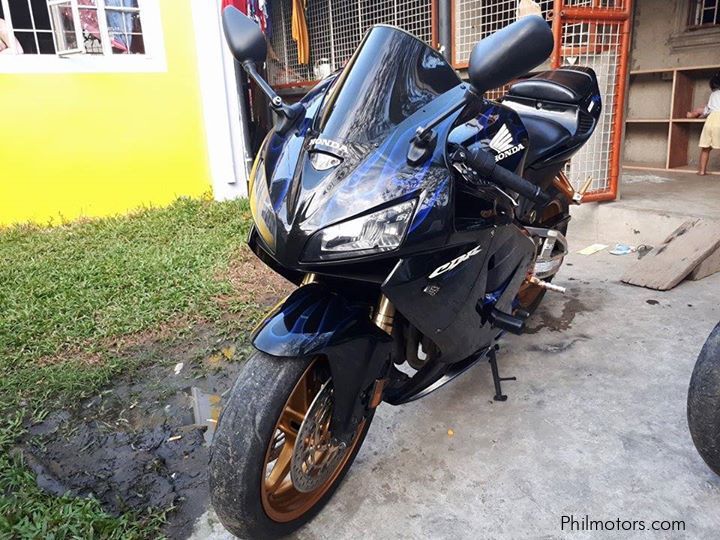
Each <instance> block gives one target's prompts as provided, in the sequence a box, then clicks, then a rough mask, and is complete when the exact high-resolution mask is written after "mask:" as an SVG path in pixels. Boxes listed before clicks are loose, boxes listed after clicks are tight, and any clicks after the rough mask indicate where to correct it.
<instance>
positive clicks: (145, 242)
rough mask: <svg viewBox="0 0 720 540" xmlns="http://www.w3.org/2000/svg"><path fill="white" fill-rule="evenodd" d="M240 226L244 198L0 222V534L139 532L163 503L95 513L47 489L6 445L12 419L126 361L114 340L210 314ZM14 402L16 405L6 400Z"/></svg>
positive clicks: (154, 526) (92, 387) (100, 378)
mask: <svg viewBox="0 0 720 540" xmlns="http://www.w3.org/2000/svg"><path fill="white" fill-rule="evenodd" d="M248 227H249V212H248V208H247V203H246V202H245V201H232V202H225V203H216V202H212V201H209V200H190V199H180V200H178V201H177V202H175V203H174V204H173V205H171V206H170V207H168V208H164V209H147V210H143V211H141V212H138V213H136V214H134V215H132V216H126V217H115V218H109V219H101V220H95V221H85V222H78V223H73V224H68V225H64V226H61V227H55V228H45V227H38V226H18V227H13V228H9V229H5V230H0V538H3V537H5V536H9V537H19V538H37V537H49V538H50V537H51V538H56V539H61V538H92V537H95V538H143V537H154V536H156V535H157V534H158V531H159V526H160V524H161V522H162V518H163V515H162V512H160V513H158V512H155V513H152V514H149V515H142V516H141V515H136V514H126V515H123V516H120V517H113V516H110V515H108V514H106V513H105V512H104V511H103V510H102V508H101V507H100V505H99V503H98V502H97V501H95V500H94V499H92V498H90V499H73V498H70V497H61V498H54V497H51V496H48V495H46V494H45V493H43V492H42V491H41V490H39V489H38V488H37V487H36V484H35V480H34V478H33V476H32V474H31V473H29V472H28V471H27V469H26V468H25V467H24V464H23V462H22V458H21V457H20V456H19V455H17V454H13V453H12V452H11V449H12V447H13V445H14V444H15V443H16V441H17V440H18V438H19V437H20V436H21V434H22V431H23V429H22V426H23V421H25V422H27V421H28V420H33V419H35V420H36V419H39V418H41V417H42V416H43V415H44V414H45V412H47V411H48V410H52V409H53V408H56V407H57V406H58V405H59V404H62V403H71V404H72V403H77V402H78V401H79V400H81V399H83V398H85V397H88V396H90V395H93V394H95V393H96V392H97V391H98V390H99V389H101V388H103V387H104V386H107V385H108V383H109V382H110V381H111V380H112V379H113V377H116V376H117V375H118V374H119V373H120V372H122V371H124V370H128V369H131V368H132V367H133V366H132V365H131V364H128V362H127V361H123V360H121V358H120V357H118V356H117V355H115V354H114V353H113V350H114V344H115V345H116V344H117V343H118V341H122V339H132V338H133V336H137V335H138V334H140V333H143V332H152V331H154V330H155V329H156V328H157V327H158V326H163V325H168V324H172V323H173V321H177V320H181V319H183V318H185V319H187V320H192V319H193V318H198V317H203V318H210V319H214V318H218V317H219V315H220V313H219V307H218V305H217V302H215V301H214V299H215V298H217V297H219V296H221V295H224V294H227V293H229V292H230V284H229V283H228V281H227V280H224V279H221V278H219V277H218V276H219V275H222V274H223V272H222V271H223V270H224V269H226V268H227V266H228V264H229V262H230V260H231V258H232V255H233V253H235V252H236V250H237V249H238V246H239V245H241V244H242V242H243V240H244V238H245V235H246V233H247V230H248ZM18 410H21V411H23V414H22V416H19V414H18V413H17V412H15V411H18Z"/></svg>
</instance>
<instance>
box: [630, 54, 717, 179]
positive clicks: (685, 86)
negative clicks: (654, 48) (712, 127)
mask: <svg viewBox="0 0 720 540" xmlns="http://www.w3.org/2000/svg"><path fill="white" fill-rule="evenodd" d="M718 70H720V66H717V65H714V66H693V67H676V68H659V69H641V70H635V71H631V72H630V75H631V80H630V92H631V95H632V92H633V85H636V90H635V91H641V90H642V89H644V90H645V92H647V93H649V94H645V96H646V97H648V96H652V95H653V92H654V93H655V95H656V96H657V95H658V92H660V94H659V95H661V96H662V97H663V98H664V99H669V100H670V104H669V109H668V107H667V102H666V101H657V98H656V101H653V103H656V104H657V109H656V114H657V112H660V113H661V114H662V113H665V112H666V111H668V110H669V114H668V117H667V118H628V119H626V121H625V122H626V125H627V126H630V125H633V126H642V125H645V126H646V127H645V128H644V130H645V131H636V130H640V129H641V128H639V127H634V128H633V132H632V133H633V134H634V136H635V137H642V136H644V135H643V134H644V133H653V140H654V141H655V143H654V144H655V148H657V149H659V148H661V147H664V148H665V149H666V150H665V155H664V156H652V157H650V159H651V160H652V161H651V162H650V163H639V162H637V161H636V162H630V161H627V162H625V163H623V166H624V167H626V168H627V169H631V170H647V171H668V170H672V171H678V172H688V173H691V172H694V170H695V169H694V168H693V167H689V166H688V161H689V156H690V152H692V151H695V150H696V149H695V148H693V149H691V148H690V146H691V142H692V141H694V140H695V138H696V137H697V133H698V132H697V129H698V128H697V127H695V126H698V127H700V126H701V125H702V124H703V123H704V122H705V119H704V118H686V117H685V114H686V113H687V112H688V111H690V110H692V109H693V108H695V107H694V105H697V103H696V102H695V88H696V86H697V85H699V84H701V82H700V81H702V80H703V79H707V78H709V77H710V75H711V74H712V73H714V72H716V71H718ZM660 83H662V84H660ZM659 84H660V86H658V85H659ZM663 89H665V90H663ZM636 95H637V94H636ZM639 96H641V99H640V101H639V102H638V103H640V104H645V103H647V101H645V102H644V101H643V100H642V96H643V94H642V93H641V94H639ZM639 109H640V110H638V113H639V114H641V112H640V111H642V109H643V107H642V106H641V107H640V108H639ZM643 112H646V113H650V114H652V113H653V109H652V108H647V107H645V110H644V111H643ZM650 126H653V127H652V128H651V127H650ZM664 126H667V127H664ZM651 129H652V131H648V130H651ZM627 133H628V136H629V135H630V131H628V132H627ZM663 139H664V141H665V142H664V144H663V143H661V142H660V141H662V140H663ZM633 140H635V139H634V138H633ZM658 144H662V146H658ZM627 148H637V144H636V145H634V146H632V145H631V146H628V147H627ZM635 154H636V155H635V156H634V157H636V158H641V159H642V158H643V157H645V156H644V155H643V153H642V152H637V151H636V152H635ZM648 157H649V156H648ZM657 157H660V158H661V159H657ZM660 161H662V163H660Z"/></svg>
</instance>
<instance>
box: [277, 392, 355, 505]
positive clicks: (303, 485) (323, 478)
mask: <svg viewBox="0 0 720 540" xmlns="http://www.w3.org/2000/svg"><path fill="white" fill-rule="evenodd" d="M332 406H333V390H332V386H331V384H330V381H327V382H326V383H325V384H324V385H323V387H322V388H321V389H320V392H318V393H317V395H316V396H315V399H313V402H312V404H311V405H310V408H309V409H308V412H307V414H306V415H305V419H304V420H303V423H302V425H301V426H300V430H299V431H298V434H297V439H296V440H295V446H294V447H293V455H292V462H291V464H290V478H291V479H292V483H293V486H295V489H297V490H298V491H301V492H303V493H309V492H311V491H315V490H316V489H317V488H318V487H320V486H322V485H323V484H324V483H325V482H327V481H328V479H329V478H330V476H331V475H332V474H333V473H334V472H335V470H336V469H337V467H338V466H339V465H340V462H341V461H342V459H343V457H344V456H345V452H346V451H347V449H346V448H345V446H344V445H339V446H338V445H333V444H332V435H331V433H330V418H331V416H332Z"/></svg>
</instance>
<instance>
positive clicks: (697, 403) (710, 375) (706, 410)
mask: <svg viewBox="0 0 720 540" xmlns="http://www.w3.org/2000/svg"><path fill="white" fill-rule="evenodd" d="M687 416H688V427H689V428H690V434H691V435H692V439H693V442H694V443H695V448H697V451H698V452H699V453H700V456H702V458H703V459H704V460H705V463H707V464H708V467H710V468H711V469H712V470H713V472H715V473H716V474H719V475H720V324H718V325H717V326H716V327H715V329H714V330H713V331H712V332H711V333H710V337H708V339H707V341H706V342H705V345H704V346H703V348H702V351H700V356H698V359H697V362H696V363H695V369H694V370H693V374H692V377H691V378H690V388H689V389H688V401H687Z"/></svg>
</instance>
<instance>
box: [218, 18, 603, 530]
mask: <svg viewBox="0 0 720 540" xmlns="http://www.w3.org/2000/svg"><path fill="white" fill-rule="evenodd" d="M223 24H224V29H225V35H226V38H227V41H228V44H229V47H230V50H231V51H232V53H233V54H234V56H235V58H236V59H237V60H238V62H239V63H240V64H241V65H242V66H243V68H244V69H245V71H246V72H247V74H248V75H249V76H250V77H251V78H252V79H253V80H254V81H255V82H256V83H257V85H258V86H259V88H260V89H261V90H262V91H263V92H264V93H265V94H267V96H268V98H269V101H270V104H271V108H272V110H273V111H274V113H275V118H276V121H275V125H274V128H273V130H272V131H271V132H270V133H269V134H268V136H267V138H266V139H265V141H264V142H263V144H262V147H261V149H260V151H259V153H258V155H257V158H256V160H255V163H254V165H253V168H252V172H251V175H250V182H249V197H250V206H251V210H252V216H253V220H254V226H253V228H252V231H251V233H250V235H249V239H248V244H249V246H250V248H251V249H252V251H253V252H254V253H255V254H256V255H257V256H258V257H259V258H260V259H261V260H262V261H263V262H264V263H265V264H267V265H268V266H269V267H270V268H271V269H273V270H274V271H275V272H277V273H279V274H280V275H282V276H284V277H285V278H287V279H288V280H290V281H292V282H293V283H295V284H296V285H297V286H298V288H297V290H295V291H294V292H293V293H292V294H290V295H289V296H288V297H287V298H285V299H284V300H283V301H282V302H280V303H279V304H278V305H277V306H276V307H275V308H274V309H273V310H272V311H271V312H270V313H269V314H268V315H267V316H266V317H265V319H264V320H263V321H262V322H261V323H260V324H259V325H258V326H257V327H256V328H255V330H254V332H253V334H252V343H253V345H254V347H255V348H256V349H257V352H255V353H254V354H253V355H252V357H251V358H250V359H249V360H248V361H247V364H246V365H245V366H244V369H243V371H242V373H241V374H240V376H239V378H238V380H237V382H236V383H235V385H234V387H233V388H232V390H231V393H230V394H229V397H228V399H227V402H226V404H225V406H224V409H223V411H222V414H221V417H220V419H219V423H218V426H217V430H216V433H215V436H214V442H213V447H212V451H211V460H210V485H211V493H212V502H213V505H214V507H215V510H216V511H217V514H218V516H219V518H220V520H221V521H222V523H223V524H224V525H225V527H226V528H227V529H229V530H230V531H231V532H233V533H234V534H236V535H238V536H241V537H250V538H268V537H276V536H282V535H285V534H288V533H290V532H292V531H293V530H295V529H297V528H298V527H300V526H301V525H302V524H304V523H306V522H307V521H309V520H310V519H312V517H313V516H314V515H316V514H317V513H318V512H319V511H320V510H321V508H322V507H323V506H324V505H325V504H326V503H327V502H328V500H329V498H330V497H331V496H332V494H333V492H334V491H335V489H336V488H337V487H338V485H339V483H340V482H341V481H342V479H343V477H344V476H345V474H346V473H347V471H348V469H349V468H350V466H351V464H352V462H353V460H354V458H355V456H356V455H357V453H358V450H359V449H360V447H361V445H362V443H363V440H364V439H365V435H366V434H367V432H368V429H369V428H370V424H371V422H372V419H373V415H374V413H375V410H376V408H377V407H378V405H380V403H382V402H386V403H390V404H392V405H400V404H402V403H406V402H409V401H412V400H415V399H418V398H421V397H423V396H426V395H428V394H429V393H430V392H432V391H434V390H436V389H438V388H439V387H441V386H442V385H444V384H446V383H447V382H448V381H450V380H451V379H453V378H454V377H456V376H457V375H459V374H461V373H462V372H463V371H465V370H467V369H468V368H469V367H470V366H472V365H473V364H475V363H477V362H480V361H483V360H488V361H489V362H490V365H491V367H492V373H493V378H494V381H495V389H496V396H495V398H496V399H498V400H503V399H505V396H504V395H503V394H502V388H501V381H503V380H504V379H502V378H501V377H500V376H499V374H498V368H497V362H496V343H497V339H498V338H499V337H500V335H501V334H502V333H504V332H506V331H509V332H513V333H516V334H520V333H522V332H523V328H524V324H525V319H527V317H528V316H530V314H531V313H532V312H533V311H534V310H535V308H536V307H537V306H538V304H539V303H540V300H541V299H542V297H543V294H544V293H545V291H546V290H548V289H555V290H562V288H561V287H557V286H555V285H553V284H551V283H550V281H551V280H552V278H553V276H555V274H556V273H557V272H558V270H559V268H560V266H561V264H562V261H563V257H564V256H565V255H566V252H567V251H566V250H567V243H566V240H565V236H564V235H565V233H566V231H567V225H568V221H569V219H570V216H569V213H568V207H569V205H570V204H573V203H579V202H580V201H581V199H582V192H583V190H579V191H578V192H575V190H574V189H573V187H572V186H571V184H570V183H569V182H568V180H567V178H566V176H565V175H564V174H563V169H564V167H565V166H566V164H567V163H568V160H569V159H570V158H571V156H573V154H575V153H576V152H577V151H578V150H579V149H580V148H581V147H582V146H583V145H584V144H585V142H587V140H588V139H589V137H590V136H591V134H592V132H593V130H594V129H595V127H596V125H597V122H598V118H599V116H600V110H601V99H600V92H599V90H598V84H597V80H596V77H595V74H594V72H593V71H592V70H590V69H586V68H577V67H576V68H563V69H558V70H554V71H548V72H544V73H540V74H539V75H536V76H535V77H532V78H529V79H525V80H521V81H519V82H516V83H515V84H513V85H512V87H511V88H510V90H509V92H508V93H507V95H506V96H505V97H504V98H503V99H502V100H501V101H500V102H495V101H490V100H487V99H485V98H484V97H483V95H484V94H485V92H487V91H488V90H490V89H494V88H498V87H501V86H503V85H504V84H506V83H508V82H509V81H512V80H516V79H518V78H520V77H522V76H524V75H526V74H527V73H528V72H529V71H530V70H531V69H533V68H535V67H537V66H538V65H540V64H541V63H543V62H544V61H545V60H547V58H548V57H549V55H550V53H551V51H552V49H553V37H552V32H551V30H550V28H549V26H548V24H547V23H546V22H545V21H544V20H543V19H542V18H541V17H527V18H523V19H520V20H519V21H517V22H515V23H514V24H512V25H510V26H508V27H506V28H505V29H503V30H501V31H499V32H497V33H496V34H494V35H492V36H490V37H488V38H486V39H484V40H483V41H481V42H479V43H478V44H477V45H476V46H475V48H474V49H473V51H472V54H471V56H470V62H469V69H468V75H469V83H464V82H463V81H462V80H461V79H460V78H459V77H458V75H457V74H456V73H455V71H454V70H453V69H452V68H451V67H450V65H449V64H448V63H447V61H446V60H445V59H444V58H443V57H442V56H441V55H440V54H439V53H437V52H436V51H434V50H433V49H432V48H430V47H429V46H428V45H427V44H426V43H424V42H422V41H420V40H419V39H417V38H416V37H414V36H412V35H411V34H409V33H407V32H405V31H403V30H401V29H399V28H395V27H392V26H387V25H378V26H374V27H372V28H371V29H370V30H369V31H368V32H367V33H366V35H365V37H364V39H363V40H362V42H361V43H360V45H359V47H358V49H357V50H356V52H355V53H354V54H353V56H352V57H351V59H350V60H349V61H348V63H347V65H346V66H345V67H344V68H343V69H342V70H341V71H339V72H338V73H336V74H333V75H331V76H330V77H328V78H326V79H325V80H323V81H321V82H320V83H319V84H318V85H317V86H316V87H315V88H314V89H312V90H311V91H310V92H309V93H308V94H307V95H306V96H305V97H304V99H302V101H300V102H299V103H296V104H293V105H288V104H286V103H284V102H283V100H282V99H281V98H280V97H279V96H277V95H276V94H275V92H274V91H273V90H272V88H271V87H270V86H269V85H268V83H267V82H266V81H265V80H264V79H263V78H262V77H261V76H260V75H259V73H258V71H257V67H256V66H257V65H260V64H262V63H263V62H264V61H265V56H266V52H267V45H266V42H265V41H264V37H263V35H262V33H261V32H260V30H259V29H258V27H257V25H255V23H254V22H252V21H251V20H250V19H248V18H247V17H245V16H244V15H243V14H242V13H240V12H239V11H237V10H236V9H234V8H232V7H229V8H226V9H225V11H224V12H223Z"/></svg>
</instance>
